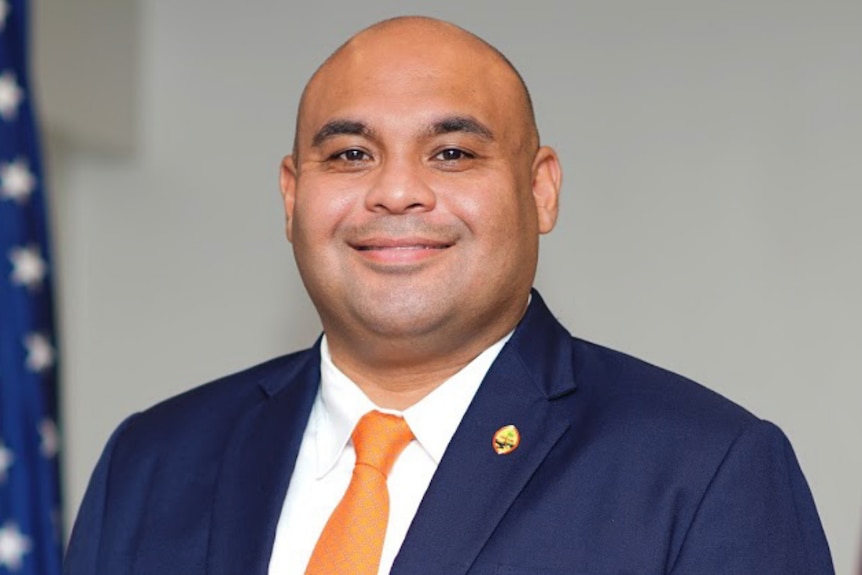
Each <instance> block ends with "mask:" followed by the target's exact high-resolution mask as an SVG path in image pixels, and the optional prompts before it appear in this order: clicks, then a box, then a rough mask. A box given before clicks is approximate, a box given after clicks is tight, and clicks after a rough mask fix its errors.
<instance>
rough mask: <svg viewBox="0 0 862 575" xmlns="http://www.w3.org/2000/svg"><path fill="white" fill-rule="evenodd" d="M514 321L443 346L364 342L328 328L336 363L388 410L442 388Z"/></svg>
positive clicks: (376, 402)
mask: <svg viewBox="0 0 862 575" xmlns="http://www.w3.org/2000/svg"><path fill="white" fill-rule="evenodd" d="M513 328H514V324H512V325H507V326H505V327H502V328H501V329H499V330H494V331H492V332H488V333H485V334H482V336H481V337H475V336H474V337H473V338H471V339H470V340H468V341H460V340H458V339H457V338H444V341H446V342H447V344H448V345H446V346H445V348H443V349H441V348H439V347H434V346H433V345H431V344H430V343H428V344H426V345H420V344H417V342H405V340H403V339H396V340H395V341H389V342H388V345H386V344H384V343H383V342H376V344H375V343H373V342H370V341H369V339H367V338H366V339H365V340H363V342H362V345H361V346H358V345H351V344H350V342H348V341H345V340H344V339H342V338H340V337H338V336H337V335H334V334H332V333H330V332H327V344H328V347H329V352H330V356H331V357H332V362H333V363H334V364H335V366H336V367H338V369H340V370H341V371H342V372H343V373H344V374H345V375H346V376H347V377H349V378H350V380H351V381H353V382H354V383H355V384H356V385H357V386H358V387H359V388H360V389H361V390H362V391H363V393H365V395H367V396H368V398H369V399H371V401H373V402H374V403H375V404H376V405H378V406H380V407H384V408H387V409H397V410H402V411H403V410H404V409H407V408H408V407H410V406H412V405H414V404H415V403H417V402H418V401H420V400H421V399H423V398H424V397H425V396H427V395H428V394H429V393H431V392H432V391H434V390H435V389H437V387H439V386H440V385H441V384H443V383H444V382H445V381H446V380H448V379H449V378H450V377H452V376H453V375H454V374H456V373H457V372H458V371H460V370H461V369H463V368H464V367H465V366H466V365H467V364H469V363H470V362H471V361H473V360H474V359H475V358H476V357H477V356H478V355H479V354H481V353H482V352H483V351H485V350H486V349H488V348H489V347H490V346H491V345H493V344H494V343H495V342H497V341H499V340H500V339H501V338H502V337H504V336H505V335H506V334H507V333H509V332H510V331H511V330H512V329H513Z"/></svg>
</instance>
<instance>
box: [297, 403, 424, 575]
mask: <svg viewBox="0 0 862 575" xmlns="http://www.w3.org/2000/svg"><path fill="white" fill-rule="evenodd" d="M412 439H413V433H412V432H411V431H410V427H408V426H407V422H406V421H404V419H403V418H401V417H398V416H395V415H389V414H385V413H380V412H379V411H369V412H368V413H366V414H365V415H363V416H362V419H360V420H359V423H357V424H356V429H354V430H353V446H354V448H355V449H356V466H355V467H354V468H353V477H352V478H351V479H350V485H348V486H347V491H346V492H345V493H344V497H343V498H342V499H341V502H340V503H339V504H338V507H336V508H335V511H333V512H332V515H330V516H329V521H327V522H326V527H324V528H323V533H321V535H320V539H318V540H317V544H316V545H315V546H314V552H313V553H312V554H311V560H310V561H309V562H308V567H306V569H305V575H342V574H348V573H349V574H351V575H377V570H378V569H379V568H380V554H381V553H382V552H383V537H384V535H386V524H387V523H388V522H389V490H388V489H387V488H386V476H387V475H389V471H390V470H391V469H392V465H393V464H394V463H395V460H396V459H398V456H399V455H400V454H401V452H402V451H403V450H404V448H405V447H407V444H408V443H410V441H411V440H412Z"/></svg>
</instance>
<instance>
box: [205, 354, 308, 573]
mask: <svg viewBox="0 0 862 575" xmlns="http://www.w3.org/2000/svg"><path fill="white" fill-rule="evenodd" d="M318 343H319V342H318ZM319 351H320V350H319V344H318V345H316V346H315V347H314V348H313V349H312V350H310V351H309V352H307V353H306V358H305V361H304V362H301V365H300V366H299V367H298V368H297V370H296V371H295V372H293V373H288V374H282V375H280V376H279V377H278V378H270V379H269V380H266V381H261V382H259V385H260V387H261V402H260V403H258V404H257V405H256V406H255V407H254V408H253V409H251V410H249V411H248V412H247V413H246V414H245V416H244V417H243V418H242V419H241V420H240V421H239V423H238V424H237V426H236V430H235V431H234V433H233V435H232V437H231V440H230V442H229V444H228V446H227V448H226V450H225V455H224V458H223V460H222V465H221V471H220V475H219V481H218V485H217V486H216V492H215V501H214V502H213V517H212V531H211V534H210V542H209V554H208V566H207V573H210V574H211V575H236V574H237V573H244V574H247V575H265V574H266V572H267V568H268V565H269V557H270V554H271V551H272V544H273V540H274V538H275V529H276V526H277V524H278V518H279V516H280V514H281V508H282V504H283V502H284V496H285V493H286V492H287V487H288V484H289V483H290V476H291V474H292V473H293V468H294V465H295V463H296V457H297V454H298V453H299V447H300V444H301V442H302V436H303V433H304V430H305V426H306V423H307V421H308V416H309V414H310V412H311V407H312V405H313V403H314V398H315V396H316V394H317V388H318V386H319V382H320V354H319Z"/></svg>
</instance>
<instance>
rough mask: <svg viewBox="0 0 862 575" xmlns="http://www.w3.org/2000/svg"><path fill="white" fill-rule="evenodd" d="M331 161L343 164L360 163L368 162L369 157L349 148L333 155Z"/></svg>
mask: <svg viewBox="0 0 862 575" xmlns="http://www.w3.org/2000/svg"><path fill="white" fill-rule="evenodd" d="M332 159H334V160H344V161H345V162H362V161H365V160H368V159H369V156H368V154H366V153H365V152H363V151H362V150H357V149H355V148H351V149H350V150H344V151H343V152H339V153H337V154H335V155H333V156H332Z"/></svg>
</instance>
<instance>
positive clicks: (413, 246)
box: [349, 237, 455, 270]
mask: <svg viewBox="0 0 862 575" xmlns="http://www.w3.org/2000/svg"><path fill="white" fill-rule="evenodd" d="M349 245H350V247H351V248H353V249H354V250H355V251H356V252H357V253H358V254H359V255H360V256H361V257H362V258H363V259H364V260H366V261H367V262H368V263H370V264H372V265H374V266H375V267H377V266H383V268H380V269H390V270H396V269H404V268H403V266H408V267H409V268H411V269H412V266H414V265H418V264H421V263H424V262H429V261H431V259H432V258H435V256H437V255H438V254H442V253H444V252H446V250H448V249H449V248H451V247H452V246H454V245H455V242H452V241H446V240H439V239H429V238H415V237H412V238H365V239H362V240H360V241H355V242H350V243H349Z"/></svg>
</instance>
